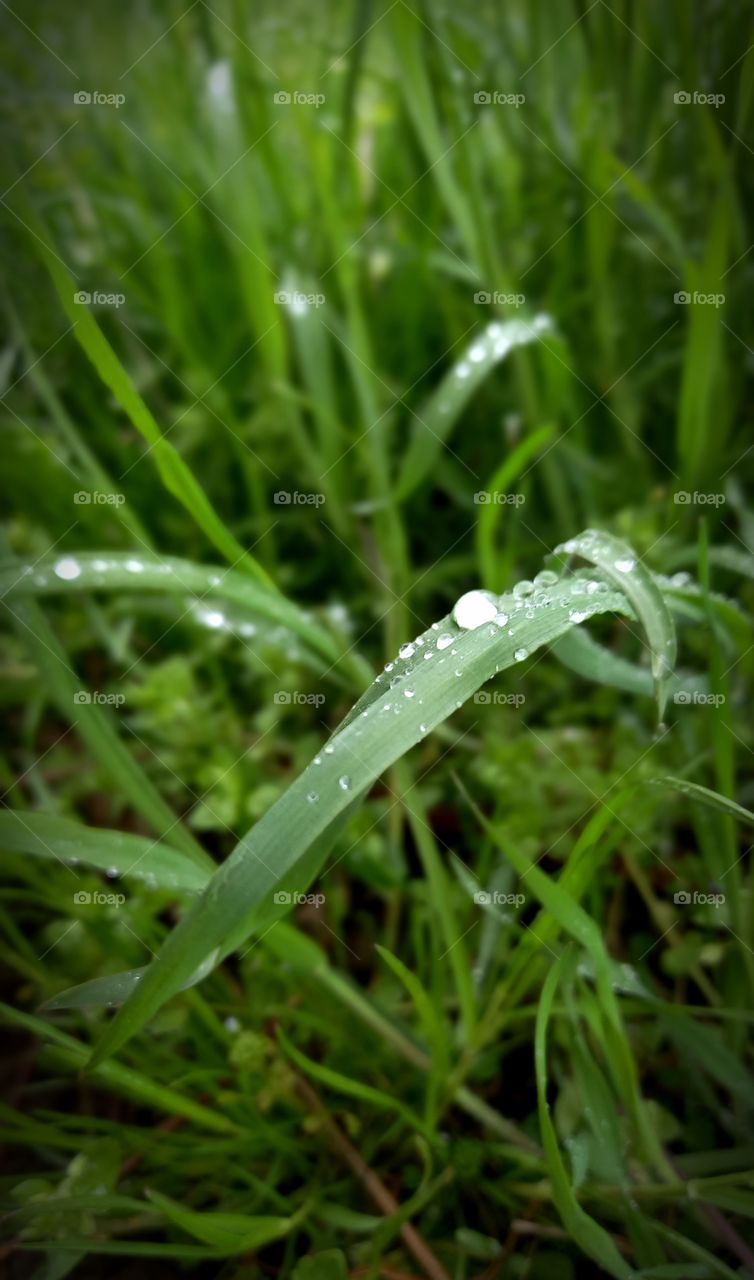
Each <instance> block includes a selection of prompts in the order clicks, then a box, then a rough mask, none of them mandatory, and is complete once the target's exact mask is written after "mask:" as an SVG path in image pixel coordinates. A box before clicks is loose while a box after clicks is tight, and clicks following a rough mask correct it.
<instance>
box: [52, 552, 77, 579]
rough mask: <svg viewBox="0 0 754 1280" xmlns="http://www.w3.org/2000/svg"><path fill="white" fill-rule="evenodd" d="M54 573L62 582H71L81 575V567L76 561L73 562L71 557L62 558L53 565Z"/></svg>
mask: <svg viewBox="0 0 754 1280" xmlns="http://www.w3.org/2000/svg"><path fill="white" fill-rule="evenodd" d="M55 573H56V574H57V576H58V577H59V578H62V579H63V580H64V582H71V581H72V580H73V579H74V578H78V576H79V574H80V573H81V565H80V564H79V562H78V560H74V558H73V556H64V558H63V559H62V560H58V562H57V564H56V565H55Z"/></svg>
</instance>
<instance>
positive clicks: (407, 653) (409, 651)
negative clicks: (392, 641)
mask: <svg viewBox="0 0 754 1280" xmlns="http://www.w3.org/2000/svg"><path fill="white" fill-rule="evenodd" d="M413 656H414V646H413V645H412V644H402V645H401V647H400V649H399V650H398V657H399V658H403V660H404V662H405V661H407V660H408V659H409V658H413Z"/></svg>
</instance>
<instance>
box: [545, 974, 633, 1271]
mask: <svg viewBox="0 0 754 1280" xmlns="http://www.w3.org/2000/svg"><path fill="white" fill-rule="evenodd" d="M572 959H573V957H569V956H568V955H565V956H561V958H560V959H559V960H558V961H556V963H555V964H554V965H553V967H552V969H551V970H550V972H549V973H548V975H547V979H546V981H545V985H544V987H543V989H542V995H541V997H540V1001H539V1008H538V1010H537V1021H536V1031H535V1039H534V1063H535V1070H536V1077H537V1098H538V1101H539V1126H540V1129H541V1131H542V1142H543V1145H544V1149H545V1156H546V1159H547V1165H548V1169H549V1173H550V1181H551V1183H552V1195H553V1199H554V1201H555V1206H556V1208H557V1210H558V1213H559V1214H560V1217H561V1219H562V1221H563V1225H564V1227H565V1228H566V1230H567V1231H568V1232H569V1234H570V1235H571V1236H572V1237H573V1239H574V1240H575V1241H576V1242H577V1244H578V1245H579V1246H580V1247H581V1248H582V1249H583V1250H584V1253H586V1254H587V1255H588V1256H589V1257H590V1258H593V1259H594V1261H595V1262H598V1263H599V1264H600V1266H602V1267H604V1268H605V1270H606V1271H607V1272H608V1273H609V1274H610V1275H611V1276H615V1278H616V1280H634V1277H636V1272H635V1271H634V1269H633V1267H630V1266H629V1265H628V1263H627V1262H624V1260H623V1258H622V1257H621V1255H620V1254H619V1253H618V1250H617V1248H616V1246H615V1242H614V1241H613V1239H612V1237H611V1236H609V1235H608V1233H607V1231H605V1229H604V1228H603V1227H601V1226H600V1224H599V1223H598V1222H596V1221H595V1219H594V1218H592V1217H590V1215H589V1214H588V1213H586V1212H585V1210H584V1209H582V1207H581V1205H580V1204H579V1202H578V1200H577V1199H576V1196H575V1195H574V1192H573V1188H572V1186H571V1183H570V1181H569V1178H568V1173H567V1171H566V1167H565V1164H564V1162H563V1158H562V1156H561V1154H560V1148H559V1146H558V1139H557V1135H556V1133H555V1126H554V1124H553V1122H552V1119H551V1118H550V1104H549V1103H548V1101H547V1028H548V1025H549V1021H550V1016H551V1013H552V1005H553V1000H554V998H555V993H556V991H557V989H558V985H559V983H560V980H561V978H562V977H563V973H564V970H565V969H566V967H567V966H568V967H572Z"/></svg>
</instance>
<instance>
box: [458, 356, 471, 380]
mask: <svg viewBox="0 0 754 1280" xmlns="http://www.w3.org/2000/svg"><path fill="white" fill-rule="evenodd" d="M470 373H471V366H470V365H468V364H467V363H466V361H465V360H462V361H461V363H460V364H458V365H456V377H457V378H468V376H469V374H470Z"/></svg>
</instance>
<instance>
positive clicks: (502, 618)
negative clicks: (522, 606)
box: [495, 613, 508, 627]
mask: <svg viewBox="0 0 754 1280" xmlns="http://www.w3.org/2000/svg"><path fill="white" fill-rule="evenodd" d="M507 621H508V615H507V613H496V614H495V622H496V624H497V626H498V627H504V626H505V624H506V622H507Z"/></svg>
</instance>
